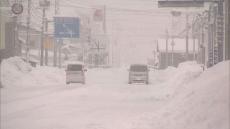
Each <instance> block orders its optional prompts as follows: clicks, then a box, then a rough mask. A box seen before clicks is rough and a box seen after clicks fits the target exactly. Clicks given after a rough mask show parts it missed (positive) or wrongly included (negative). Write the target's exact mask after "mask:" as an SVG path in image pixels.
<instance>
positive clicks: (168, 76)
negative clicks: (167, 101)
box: [151, 61, 203, 98]
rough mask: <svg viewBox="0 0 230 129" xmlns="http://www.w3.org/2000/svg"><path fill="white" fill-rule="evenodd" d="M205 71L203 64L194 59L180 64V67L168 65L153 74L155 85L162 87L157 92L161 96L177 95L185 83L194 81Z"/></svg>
mask: <svg viewBox="0 0 230 129" xmlns="http://www.w3.org/2000/svg"><path fill="white" fill-rule="evenodd" d="M202 72H203V69H202V67H201V65H199V64H197V63H196V62H194V61H190V62H184V63H181V64H179V66H178V68H175V67H168V68H167V69H165V70H159V71H156V72H155V73H153V75H152V76H151V79H152V80H151V82H154V83H153V85H155V86H158V87H160V88H159V92H158V93H157V95H156V93H155V95H156V96H158V97H160V98H165V97H166V98H169V97H173V96H175V95H177V92H180V90H181V89H183V86H184V85H185V84H189V83H191V82H193V80H195V79H196V78H197V77H199V75H200V74H201V73H202Z"/></svg>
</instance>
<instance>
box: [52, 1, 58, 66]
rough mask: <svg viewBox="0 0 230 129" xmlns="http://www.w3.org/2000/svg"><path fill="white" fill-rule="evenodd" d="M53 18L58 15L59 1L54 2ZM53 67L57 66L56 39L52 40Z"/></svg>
mask: <svg viewBox="0 0 230 129" xmlns="http://www.w3.org/2000/svg"><path fill="white" fill-rule="evenodd" d="M54 13H55V16H56V15H57V14H58V13H59V0H55V11H54ZM53 47H54V48H53V52H54V53H53V66H57V39H54V44H53Z"/></svg>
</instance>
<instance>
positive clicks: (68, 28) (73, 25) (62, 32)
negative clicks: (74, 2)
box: [54, 17, 80, 38]
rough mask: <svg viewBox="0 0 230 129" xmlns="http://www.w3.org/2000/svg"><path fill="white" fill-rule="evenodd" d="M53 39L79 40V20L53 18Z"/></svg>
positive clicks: (75, 18)
mask: <svg viewBox="0 0 230 129" xmlns="http://www.w3.org/2000/svg"><path fill="white" fill-rule="evenodd" d="M54 35H55V38H79V37H80V19H79V18H77V17H54Z"/></svg>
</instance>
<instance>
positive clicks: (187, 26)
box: [185, 13, 189, 60]
mask: <svg viewBox="0 0 230 129" xmlns="http://www.w3.org/2000/svg"><path fill="white" fill-rule="evenodd" d="M188 19H189V14H188V13H187V14H186V37H185V42H186V53H185V55H186V60H189V53H188V33H189V24H188Z"/></svg>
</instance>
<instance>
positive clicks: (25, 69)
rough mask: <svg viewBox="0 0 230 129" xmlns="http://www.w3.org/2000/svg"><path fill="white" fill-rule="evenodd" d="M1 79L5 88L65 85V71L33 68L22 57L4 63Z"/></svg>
mask: <svg viewBox="0 0 230 129" xmlns="http://www.w3.org/2000/svg"><path fill="white" fill-rule="evenodd" d="M1 79H2V85H3V87H15V86H20V87H22V86H44V85H56V84H64V82H65V76H64V70H62V69H58V68H53V67H36V68H33V67H31V66H30V65H29V64H28V63H26V62H25V61H23V60H22V59H21V58H20V57H11V58H8V59H5V60H3V61H2V64H1Z"/></svg>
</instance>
